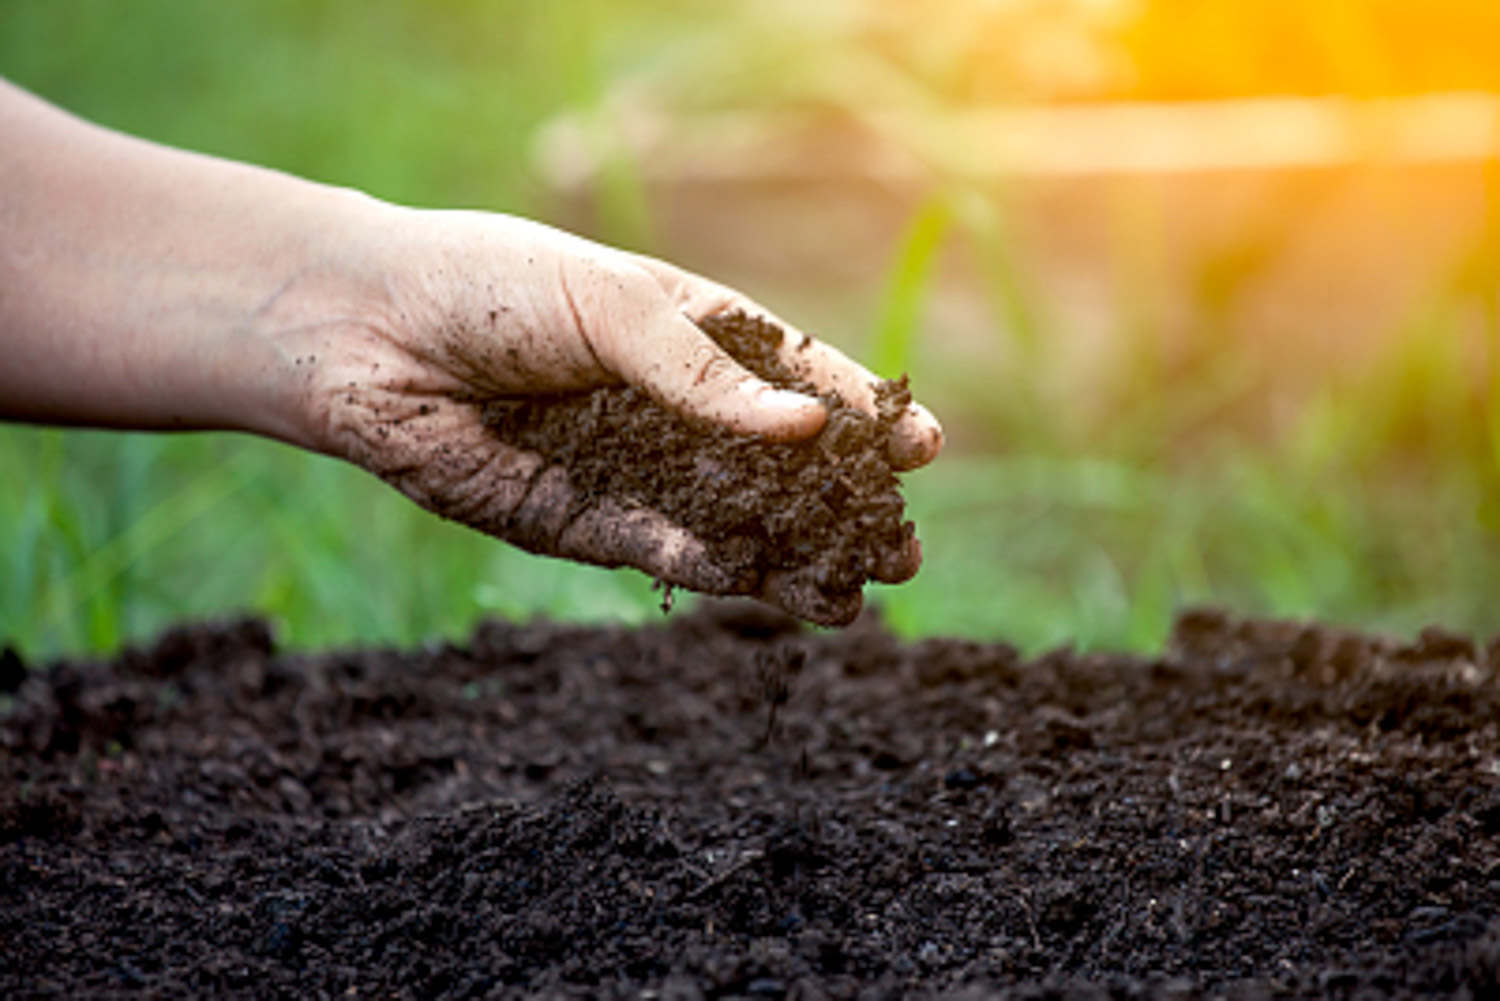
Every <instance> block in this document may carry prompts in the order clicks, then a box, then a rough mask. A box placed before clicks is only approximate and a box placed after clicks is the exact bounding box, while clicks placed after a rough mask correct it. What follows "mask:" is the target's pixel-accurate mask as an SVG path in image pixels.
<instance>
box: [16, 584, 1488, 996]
mask: <svg viewBox="0 0 1500 1001" xmlns="http://www.w3.org/2000/svg"><path fill="white" fill-rule="evenodd" d="M1497 660H1500V648H1496V647H1495V645H1493V644H1492V645H1491V647H1490V648H1483V647H1481V648H1478V649H1476V647H1475V645H1474V644H1473V643H1471V642H1469V641H1467V640H1465V639H1462V638H1459V637H1453V636H1449V635H1445V634H1443V633H1441V632H1437V631H1429V632H1428V633H1425V634H1424V635H1423V636H1422V637H1421V638H1420V639H1419V640H1418V641H1417V642H1415V643H1414V644H1407V645H1403V644H1399V643H1396V642H1394V641H1389V640H1382V639H1378V638H1371V637H1365V636H1358V635H1352V634H1344V633H1340V632H1336V631H1331V630H1326V629H1317V628H1306V627H1302V626H1299V625H1296V624H1289V623H1260V622H1241V621H1236V620H1234V619H1231V618H1228V617H1226V616H1223V615H1219V614H1217V613H1208V612H1199V613H1194V614H1191V615H1189V616H1186V617H1185V618H1184V619H1182V620H1181V621H1180V622H1179V624H1178V627H1177V629H1176V632H1175V634H1174V636H1173V639H1172V641H1171V643H1170V645H1169V647H1168V650H1167V652H1166V653H1165V654H1164V655H1163V656H1161V657H1159V658H1138V657H1124V656H1109V655H1087V656H1085V655H1076V654H1073V653H1070V652H1067V651H1058V652H1055V653H1051V654H1048V655H1045V656H1041V657H1038V658H1033V659H1023V658H1021V657H1018V656H1017V654H1016V652H1015V651H1014V650H1013V649H1011V648H1009V647H1007V646H1004V645H981V644H975V643H969V642H962V641H956V640H927V641H922V642H917V643H903V642H898V641H896V640H894V639H892V638H891V637H890V636H889V635H888V634H886V633H885V632H884V631H883V630H882V629H881V628H880V626H879V624H878V623H877V622H875V621H874V620H873V619H871V618H869V617H868V616H867V617H866V618H864V619H862V620H861V621H860V623H858V624H857V625H856V626H855V627H853V628H852V629H850V630H847V631H844V632H842V633H838V634H829V633H812V632H804V631H800V630H799V629H798V628H797V627H796V626H795V625H794V624H793V623H792V622H791V621H790V620H787V619H783V618H779V617H774V616H772V615H770V614H768V613H765V612H763V611H761V610H759V609H758V608H755V607H752V606H746V605H739V604H724V605H713V606H709V607H706V608H704V609H703V610H701V611H699V612H697V613H695V614H693V615H690V616H676V617H673V618H672V619H671V620H670V621H669V623H668V624H667V625H665V626H662V627H653V628H646V629H639V630H625V629H589V628H580V627H568V626H559V625H545V624H531V625H515V624H508V623H499V622H495V623H489V624H485V625H483V626H481V627H480V628H478V629H477V631H476V632H475V633H474V634H473V636H472V637H471V639H470V640H469V641H468V642H466V643H465V644H463V645H461V646H449V645H443V646H434V647H432V648H430V649H425V650H419V651H411V652H398V651H383V650H366V651H350V652H345V653H334V654H327V655H318V656H310V655H297V654H285V655H283V654H278V653H277V652H275V650H274V649H273V644H272V642H271V636H270V634H269V632H268V631H267V629H266V628H265V627H264V626H263V625H262V624H259V623H257V622H253V621H248V622H240V623H232V624H229V625H223V626H201V627H193V628H183V629H179V630H175V631H173V632H171V633H168V634H166V635H165V636H163V637H162V638H161V639H160V640H159V641H158V642H156V643H155V644H154V645H151V646H149V647H143V648H140V649H135V650H129V651H125V652H124V653H122V654H121V655H120V656H119V657H118V658H117V659H115V660H114V661H112V662H107V663H68V664H59V665H52V666H51V667H50V669H48V670H45V671H44V670H41V668H42V665H33V667H34V668H36V669H35V670H30V671H24V670H22V667H23V665H21V664H20V663H19V662H18V661H17V660H16V659H15V658H14V657H13V656H10V657H7V658H5V659H3V661H0V690H4V691H6V692H7V693H8V694H6V695H4V696H0V709H3V712H0V766H3V776H0V996H4V997H7V998H29V997H67V998H85V997H164V998H172V997H220V996H238V997H296V998H314V997H411V998H425V997H520V996H532V997H535V996H551V997H563V996H578V997H595V996H603V997H632V998H655V999H663V1001H664V999H669V998H672V999H690V998H699V997H714V998H727V997H744V998H778V997H797V998H820V997H830V998H884V997H902V996H913V995H916V996H931V995H939V996H958V997H964V998H982V997H991V996H996V997H1028V998H1040V997H1173V998H1190V997H1198V996H1229V997H1263V996H1318V997H1322V996H1335V997H1366V996H1369V997H1385V996H1450V997H1469V996H1495V995H1496V993H1497V991H1500V840H1497V838H1500V722H1497V721H1500V712H1497V710H1500V704H1497V693H1500V688H1497V683H1496V679H1495V671H1496V669H1497V667H1500V664H1497ZM773 710H774V717H773Z"/></svg>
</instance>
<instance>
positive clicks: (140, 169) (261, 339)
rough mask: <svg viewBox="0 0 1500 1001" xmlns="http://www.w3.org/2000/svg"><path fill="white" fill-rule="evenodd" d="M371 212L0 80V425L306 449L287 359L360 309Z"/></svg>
mask: <svg viewBox="0 0 1500 1001" xmlns="http://www.w3.org/2000/svg"><path fill="white" fill-rule="evenodd" d="M374 212H375V209H374V203H372V202H371V201H370V200H369V199H366V198H364V197H363V196H360V195H357V194H354V193H352V192H347V191H342V190H339V189H334V188H329V187H325V186H322V185H318V184H313V183H310V182H306V181H302V180H299V179H296V178H292V177H289V176H287V175H284V174H279V173H276V172H274V171H269V170H263V169H259V168H255V167H249V166H245V165H242V164H237V163H230V162H227V161H223V160H218V159H214V158H212V157H206V156H199V155H194V154H190V153H183V152H180V151H177V150H172V149H167V148H165V147H161V146H157V145H154V144H151V143H147V142H143V141H140V140H136V139H132V138H130V137H127V136H123V135H120V134H118V133H114V132H111V131H109V130H106V129H102V128H98V127H96V126H93V125H90V124H88V123H86V122H83V121H80V120H78V119H76V118H74V117H72V116H70V115H67V114H65V113H63V112H61V111H59V110H57V109H55V108H53V107H51V106H49V105H47V104H45V103H44V102H42V101H40V100H38V99H36V98H33V97H32V96H30V95H28V94H26V93H24V92H22V91H20V90H17V89H16V88H14V87H11V86H10V85H9V84H7V83H5V82H4V81H0V417H4V418H10V419H17V420H33V421H46V422H51V423H69V424H86V425H95V426H107V427H131V428H236V429H244V430H251V431H256V432H260V433H263V434H269V435H273V436H275V437H280V438H283V439H287V440H292V441H301V440H303V439H305V437H306V433H305V429H304V428H303V427H302V426H301V423H302V421H303V420H304V419H305V418H304V414H303V412H302V408H301V407H300V406H299V405H298V400H297V394H298V393H299V391H300V390H299V386H300V385H301V380H299V379H297V378H296V376H295V369H296V367H297V365H298V364H299V359H301V360H302V362H303V363H308V362H307V359H306V357H305V356H304V355H303V354H299V352H303V351H309V350H311V349H310V348H309V347H308V345H313V344H316V343H317V337H316V334H317V331H318V329H319V328H323V327H326V328H330V329H331V328H334V327H337V326H339V325H341V324H348V323H350V322H354V321H355V309H356V304H357V303H359V302H363V301H368V299H369V292H370V290H369V289H367V288H362V287H360V286H361V282H362V281H363V279H362V278H361V277H360V276H361V275H362V274H364V273H365V271H366V270H368V269H363V268H362V267H361V261H360V254H361V250H360V248H361V246H363V245H365V244H366V243H368V241H367V240H365V239H363V237H366V236H368V232H369V229H370V222H371V217H372V215H373V214H374ZM371 273H373V272H371Z"/></svg>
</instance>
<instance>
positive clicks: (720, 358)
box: [616, 304, 828, 440]
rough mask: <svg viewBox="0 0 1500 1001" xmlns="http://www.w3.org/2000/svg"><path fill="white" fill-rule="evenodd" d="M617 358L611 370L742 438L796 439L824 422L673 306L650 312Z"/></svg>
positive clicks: (807, 400) (816, 410) (819, 409)
mask: <svg viewBox="0 0 1500 1001" xmlns="http://www.w3.org/2000/svg"><path fill="white" fill-rule="evenodd" d="M621 355H622V357H619V358H617V359H616V370H617V371H618V373H619V374H620V375H621V376H623V377H624V378H625V379H627V380H629V381H630V382H633V383H635V384H636V385H639V386H640V387H642V388H643V389H645V390H646V391H647V392H649V393H651V394H652V395H653V396H655V397H657V398H658V399H660V400H661V401H662V402H663V403H665V404H666V405H667V406H668V407H670V408H672V409H673V410H675V411H677V412H678V413H681V414H683V415H685V416H689V417H696V418H699V419H701V420H706V421H709V422H711V423H714V424H720V425H723V426H724V427H727V428H729V429H731V430H733V431H737V432H739V433H741V434H759V435H764V436H766V437H767V438H773V439H777V440H796V439H800V438H806V437H809V436H810V435H813V434H816V433H817V432H818V431H819V430H820V429H821V428H822V427H823V423H824V421H825V420H827V418H828V414H827V411H825V410H824V409H823V404H821V403H820V402H818V401H817V400H816V399H814V398H813V397H811V396H807V395H805V394H803V393H795V392H791V391H789V390H784V389H777V388H776V387H775V386H772V385H771V384H770V383H768V382H765V381H764V380H762V379H760V378H757V377H756V376H755V375H754V374H753V373H752V372H750V371H749V370H748V369H746V368H745V367H744V366H743V365H741V364H740V363H739V362H737V361H735V360H734V359H733V358H731V357H730V356H729V354H728V352H726V351H725V350H724V349H723V348H721V347H719V346H718V345H717V344H715V343H714V342H713V339H712V338H710V337H709V336H708V335H707V334H705V333H704V332H703V331H702V330H700V329H699V328H698V325H697V324H695V323H693V321H692V320H690V319H688V318H687V317H686V316H685V315H683V314H682V313H680V312H678V311H677V309H676V308H675V307H674V306H671V305H670V304H664V307H663V308H662V309H660V310H656V311H654V312H653V313H652V314H650V316H649V318H648V319H647V321H646V329H645V330H644V331H641V332H640V333H639V335H638V336H637V337H635V338H632V340H631V342H630V345H629V347H628V348H627V349H626V350H625V351H623V352H621Z"/></svg>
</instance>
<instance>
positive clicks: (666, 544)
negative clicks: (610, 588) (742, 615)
mask: <svg viewBox="0 0 1500 1001" xmlns="http://www.w3.org/2000/svg"><path fill="white" fill-rule="evenodd" d="M557 555H558V556H562V557H565V558H567V559H571V560H579V561H581V562H584V563H593V564H596V565H598V566H606V567H615V566H632V567H636V568H638V569H641V570H644V571H646V572H647V573H649V574H651V575H652V576H654V577H657V578H660V579H661V580H664V581H667V582H668V583H670V584H676V585H680V586H682V587H686V588H690V589H692V590H694V591H702V592H703V593H705V594H745V593H747V592H749V591H750V590H751V589H752V587H753V585H754V581H753V579H749V578H745V577H740V578H736V577H735V576H734V575H733V574H732V573H731V572H730V571H728V570H727V569H726V568H724V567H722V566H719V565H717V564H715V563H714V562H713V560H712V559H711V557H710V556H709V553H708V550H707V548H706V547H705V546H704V545H703V543H702V542H701V541H700V540H698V539H697V538H696V537H694V536H693V535H692V534H691V533H689V532H688V531H687V530H686V529H684V528H682V527H681V526H679V525H675V524H673V523H672V522H670V521H668V520H667V519H666V518H665V517H663V516H662V515H661V514H660V513H658V512H656V511H651V510H648V509H645V508H625V507H621V506H620V505H619V504H617V503H616V502H614V501H612V500H603V501H600V502H599V503H597V504H596V505H595V506H593V507H591V508H590V509H588V510H587V511H584V512H583V513H582V514H580V515H578V516H577V517H576V518H575V519H574V520H573V522H572V523H571V524H570V525H568V527H567V528H566V529H564V530H563V532H562V533H561V534H560V535H559V536H557Z"/></svg>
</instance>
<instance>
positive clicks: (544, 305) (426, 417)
mask: <svg viewBox="0 0 1500 1001" xmlns="http://www.w3.org/2000/svg"><path fill="white" fill-rule="evenodd" d="M731 309H742V310H745V311H747V312H750V313H756V314H761V315H766V316H769V315H770V314H768V313H767V311H766V310H764V309H762V308H761V307H760V306H758V305H757V304H755V303H754V302H751V301H750V300H748V299H746V298H745V297H744V296H742V295H740V294H739V293H738V292H735V291H734V290H732V289H729V288H726V287H724V286H722V285H718V284H716V283H714V282H712V281H709V280H707V279H704V278H701V277H699V276H697V275H694V274H690V273H688V272H686V271H682V270H680V269H678V268H676V267H673V266H672V265H670V264H667V263H665V262H663V261H659V260H655V259H653V258H649V257H643V256H640V255H635V254H628V253H625V252H623V251H619V250H615V249H612V248H610V247H606V246H602V245H600V244H596V243H592V242H589V241H587V240H584V239H581V238H579V237H575V236H572V235H569V234H567V233H563V232H561V231H559V230H555V229H552V228H550V227H547V226H543V225H541V224H538V223H534V222H530V221H527V220H524V219H519V218H516V217H513V216H506V215H499V214H492V213H483V212H445V211H429V210H418V209H411V208H405V207H402V206H397V205H391V204H387V203H384V202H380V201H378V200H376V199H373V198H370V197H368V196H366V195H363V194H360V193H358V192H355V191H352V190H348V189H341V188H333V187H328V186H325V185H320V184H315V183H312V182H309V181H305V180H302V179H299V178H295V177H291V176H289V175H286V174H282V173H278V172H275V171H271V170H266V169H262V168H259V167H254V166H249V165H245V164H240V163H234V162H230V161H226V160H220V159H215V158H213V157H208V156H202V155H198V154H193V153H186V152H182V151H179V150H174V149H169V148H167V147H163V146H159V145H155V144H153V143H149V142H145V141H142V140H139V139H135V138H131V137H129V136H125V135H121V134H119V133H116V132H112V131H110V130H107V129H104V128H100V127H98V126H95V125H92V124H89V123H87V122H84V121H82V120H80V119H78V118H75V117H73V116H72V115H69V114H67V113H65V112H63V111H61V110H59V109H57V108H54V107H52V106H51V105H49V104H47V103H45V102H44V101H42V100H40V99H38V98H36V97H34V96H32V95H30V94H27V93H26V92H24V91H22V90H19V89H18V88H15V87H13V86H11V85H10V84H8V83H6V82H5V81H3V80H0V418H6V419H11V420H20V421H31V422H42V423H55V424H71V425H85V426H95V427H110V428H132V429H158V430H189V429H225V430H239V431H248V432H252V433H256V434H260V435H265V436H267V437H271V438H276V439H280V440H281V441H285V442H289V443H291V444H293V445H297V446H300V447H303V448H307V449H311V450H313V451H317V452H322V453H324V454H327V455H332V456H337V457H339V458H342V459H346V460H348V461H350V462H353V463H355V464H356V465H359V466H362V467H363V468H365V469H367V470H369V471H370V472H372V473H374V474H375V475H377V476H379V477H381V478H382V479H384V480H386V481H387V482H388V483H390V484H391V485H392V486H394V487H396V488H397V489H398V490H400V491H402V492H403V493H404V494H406V495H407V496H408V497H410V498H411V499H412V500H414V501H416V502H417V503H418V504H421V505H422V506H423V507H426V508H428V509H429V510H431V511H434V512H436V513H438V514H440V515H442V516H444V517H447V518H452V519H454V520H456V521H460V522H463V523H465V524H468V525H470V526H472V527H474V528H476V529H479V530H480V531H483V532H486V533H488V534H490V535H494V536H497V537H499V538H502V539H506V540H508V541H511V542H513V543H515V544H517V545H521V546H523V547H524V548H527V549H529V550H532V551H534V552H541V553H544V554H546V555H551V556H558V557H562V558H565V559H572V560H578V561H581V562H586V563H594V564H599V565H603V566H620V565H628V566H634V567H637V568H639V569H641V570H644V571H645V572H646V573H649V574H652V575H653V576H656V577H658V578H660V579H661V580H664V581H667V582H669V583H673V584H677V585H681V586H685V587H688V588H692V589H694V590H698V591H704V592H708V593H714V594H749V595H753V596H756V597H759V598H762V599H764V600H766V601H769V602H771V603H773V604H776V605H779V606H781V607H783V608H785V609H787V610H788V611H791V612H793V613H794V614H797V615H801V616H803V617H805V618H809V619H812V620H814V621H822V622H829V623H832V622H841V621H846V620H847V619H848V618H850V617H852V614H853V612H855V611H857V605H855V606H853V607H852V608H851V607H850V605H849V604H848V602H847V600H845V601H843V602H841V603H832V604H830V602H829V600H828V596H824V595H819V594H816V593H812V592H810V591H809V590H808V589H807V587H806V585H804V584H799V583H797V582H794V581H792V580H790V579H789V578H786V577H782V576H779V575H776V574H771V575H769V576H767V577H765V578H763V579H734V578H732V577H731V576H730V575H729V574H727V573H726V572H725V571H724V569H723V568H722V567H720V566H717V565H715V564H714V562H713V560H712V559H711V558H710V557H709V555H708V550H707V549H706V547H705V546H704V545H703V543H702V542H701V541H700V540H698V539H696V538H694V537H693V536H692V535H691V534H690V533H688V532H687V531H685V530H683V529H682V528H681V527H679V526H677V525H674V524H672V523H670V522H669V521H667V519H665V518H664V517H662V516H661V515H660V514H658V513H656V512H654V511H650V510H642V509H638V508H637V509H627V508H624V507H620V506H618V505H615V504H613V503H609V502H602V503H594V504H592V505H579V504H576V503H574V500H575V497H574V495H573V494H572V493H571V490H570V488H569V485H568V478H567V471H566V470H564V469H558V468H553V469H548V468H546V467H545V464H544V463H543V461H542V460H541V459H540V457H538V456H537V455H535V454H534V453H529V452H523V451H519V450H517V449H514V448H511V447H509V446H507V445H506V444H505V443H503V442H501V441H500V440H498V439H497V438H496V437H495V436H494V435H493V434H492V433H491V432H489V431H488V430H487V429H486V428H485V427H484V425H483V423H482V421H481V414H482V411H483V408H484V401H485V400H487V399H494V398H496V397H501V396H506V395H518V394H527V393H537V392H547V391H557V390H582V389H588V388H591V387H594V386H598V385H605V384H613V383H620V382H628V383H632V384H635V385H638V386H640V387H642V388H644V389H645V390H647V391H648V392H649V393H651V395H652V396H654V397H655V398H656V399H658V400H659V401H661V402H662V403H664V404H665V405H667V406H668V407H670V408H672V409H674V410H676V411H677V412H679V413H681V414H684V415H687V416H691V417H694V418H698V419H705V420H709V421H713V422H716V423H719V424H722V425H724V426H726V427H729V428H731V429H733V430H735V431H738V432H741V433H745V434H759V435H763V436H766V437H768V438H773V439H778V440H796V439H800V438H805V437H808V436H810V435H813V434H816V433H817V431H818V430H819V429H820V428H821V427H822V425H823V422H824V420H825V417H826V414H825V412H824V409H823V406H822V404H821V403H819V402H818V401H817V400H816V399H813V398H811V397H808V396H804V395H801V394H797V393H790V392H786V391H782V390H778V389H775V388H773V387H771V386H769V385H767V384H765V383H763V382H761V381H760V380H758V379H756V378H755V377H754V376H752V375H751V374H750V373H749V372H747V371H746V370H744V369H743V368H741V367H740V366H739V365H738V364H736V363H735V362H734V361H733V360H732V359H731V358H729V357H728V356H727V355H725V354H724V353H723V352H722V351H721V350H720V349H719V348H718V347H717V346H716V345H715V344H714V343H713V342H712V341H711V340H710V339H708V338H707V337H706V336H705V335H704V334H703V333H702V332H701V331H700V330H699V329H698V328H697V327H696V326H695V325H694V324H693V323H692V322H691V321H692V319H701V318H703V317H706V316H710V315H712V314H715V313H718V312H721V311H725V310H731ZM776 322H778V323H780V324H781V325H782V326H783V327H784V328H785V329H786V330H787V337H786V341H785V351H786V358H787V359H788V360H789V361H790V362H791V363H792V364H793V366H794V367H795V368H796V369H797V370H798V371H799V372H800V373H801V374H802V375H803V376H804V377H805V378H807V379H808V380H809V381H811V382H812V383H814V384H815V385H818V386H819V387H821V388H823V389H824V390H832V391H836V392H838V393H839V394H840V395H842V396H843V397H844V398H845V399H847V400H848V401H850V402H851V403H853V404H854V405H856V406H859V407H862V408H864V409H866V410H869V411H870V412H872V413H873V410H874V396H873V386H874V383H875V381H876V380H875V378H874V376H872V375H871V374H870V373H869V372H868V371H866V370H865V369H863V368H862V367H860V366H859V365H858V364H856V363H855V362H853V361H851V360H850V359H849V358H847V357H845V356H844V355H842V354H840V353H839V352H838V351H836V350H834V349H833V348H831V347H828V346H827V345H824V344H822V343H821V342H818V341H816V340H813V341H811V343H810V344H809V345H808V346H807V347H805V348H802V349H801V350H797V348H798V346H799V345H801V344H802V342H803V340H804V337H803V335H802V333H801V332H799V331H797V330H796V329H795V328H792V327H790V326H788V325H787V324H785V323H784V322H782V321H781V320H779V319H777V321H776ZM942 440H943V436H942V430H941V428H940V427H939V425H938V423H937V421H936V420H935V419H933V417H932V415H931V413H929V412H928V411H927V410H926V409H925V408H924V407H922V406H920V405H919V404H912V406H911V407H910V408H909V409H908V411H907V412H906V413H905V414H904V415H903V416H902V417H901V419H900V421H899V422H898V423H897V425H896V427H895V429H894V433H893V435H892V441H891V459H892V461H893V463H894V464H895V465H896V466H898V467H899V468H902V469H911V468H914V467H917V466H920V465H923V464H925V463H927V462H930V461H931V460H932V459H933V458H934V457H935V456H936V455H937V453H938V450H939V449H940V448H941V447H942ZM621 461H622V462H629V461H631V459H630V457H629V456H622V457H621ZM920 560H921V553H920V549H919V548H917V547H916V546H915V544H913V547H912V548H911V550H910V551H909V552H906V553H901V554H894V555H893V557H892V559H891V560H889V561H888V565H887V566H884V567H883V568H882V569H881V571H880V576H881V577H882V578H883V579H886V580H888V581H890V582H899V581H902V580H905V579H907V578H909V577H910V576H911V575H912V574H914V573H915V572H916V570H917V567H918V565H919V563H920Z"/></svg>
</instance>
